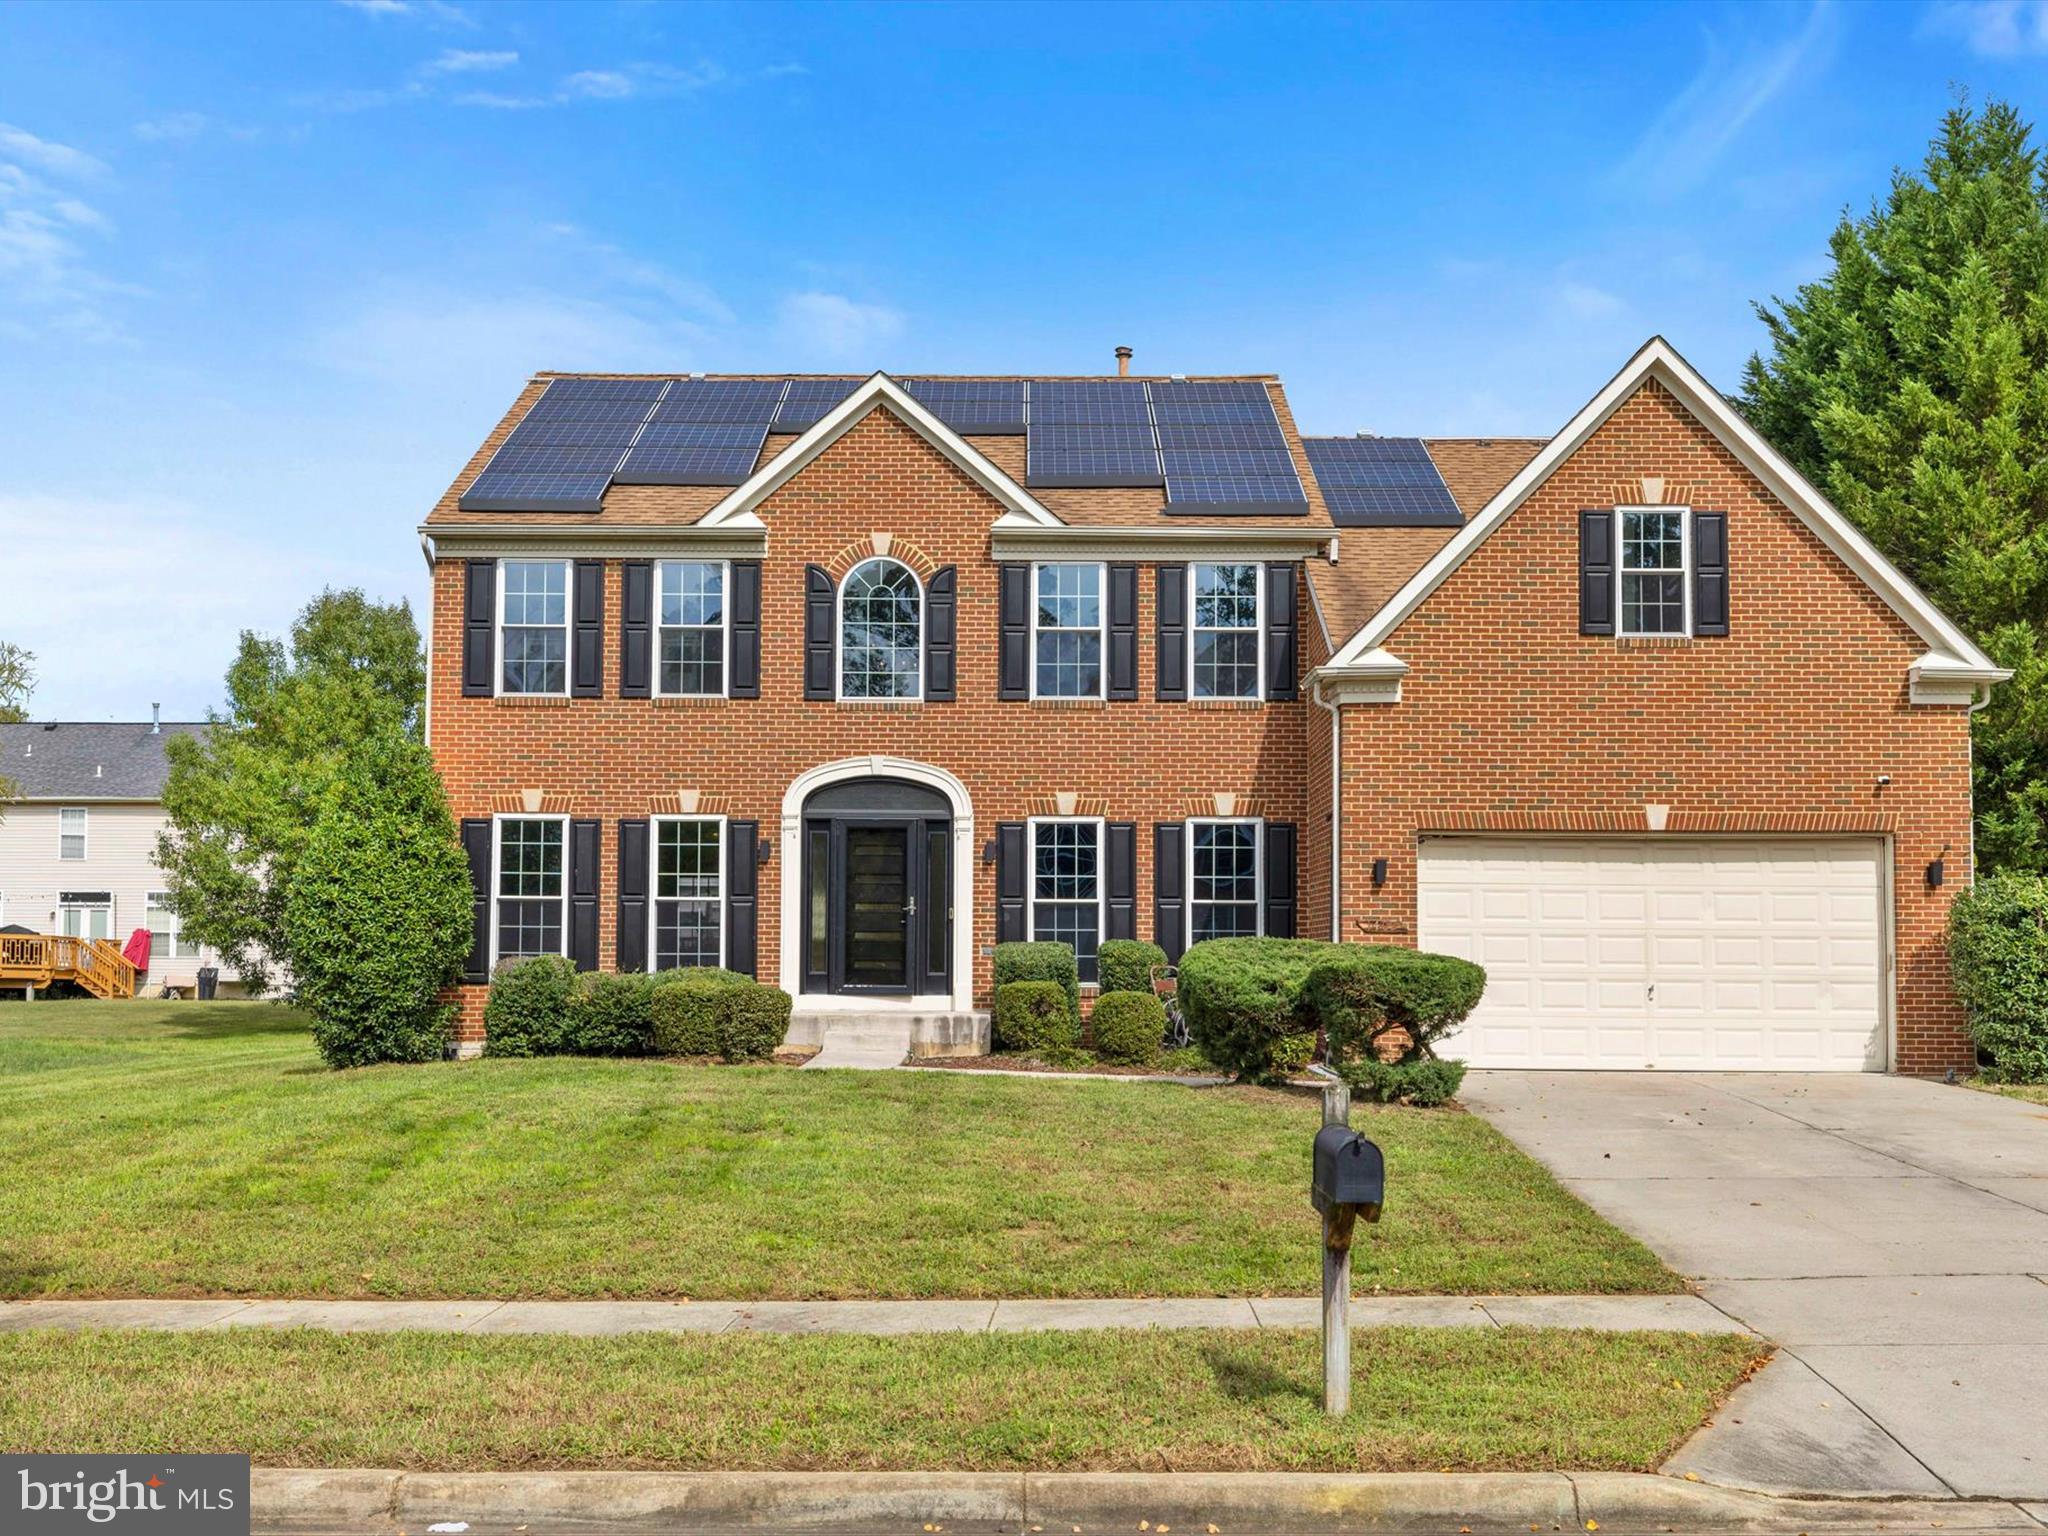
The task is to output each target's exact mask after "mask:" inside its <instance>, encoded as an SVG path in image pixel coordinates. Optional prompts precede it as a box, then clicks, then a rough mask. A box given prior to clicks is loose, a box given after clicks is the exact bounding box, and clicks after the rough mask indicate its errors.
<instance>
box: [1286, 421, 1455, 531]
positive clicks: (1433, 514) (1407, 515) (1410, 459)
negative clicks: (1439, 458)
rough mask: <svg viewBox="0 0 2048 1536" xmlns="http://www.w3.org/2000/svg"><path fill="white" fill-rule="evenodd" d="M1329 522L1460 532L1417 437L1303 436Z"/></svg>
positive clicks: (1440, 479) (1452, 502)
mask: <svg viewBox="0 0 2048 1536" xmlns="http://www.w3.org/2000/svg"><path fill="white" fill-rule="evenodd" d="M1302 446H1303V447H1304V448H1306V449H1307V450H1308V462H1309V466H1310V468H1312V469H1313V470H1314V471H1315V476H1316V483H1317V484H1318V485H1320V486H1321V487H1322V490H1323V501H1324V503H1325V504H1326V505H1327V506H1328V507H1329V509H1330V520H1331V521H1332V522H1334V523H1336V524H1337V525H1338V526H1340V527H1345V528H1371V527H1381V528H1457V527H1461V526H1462V525H1463V524H1464V521H1465V516H1464V514H1463V513H1462V512H1460V511H1459V510H1458V503H1457V502H1456V501H1455V500H1454V499H1453V498H1452V496H1451V492H1450V488H1449V487H1448V486H1446V485H1445V484H1444V477H1443V476H1442V475H1441V474H1439V473H1438V472H1437V467H1436V461H1435V460H1433V459H1431V458H1430V456H1429V450H1428V448H1426V447H1425V446H1424V445H1423V442H1422V439H1420V438H1417V437H1305V438H1303V439H1302Z"/></svg>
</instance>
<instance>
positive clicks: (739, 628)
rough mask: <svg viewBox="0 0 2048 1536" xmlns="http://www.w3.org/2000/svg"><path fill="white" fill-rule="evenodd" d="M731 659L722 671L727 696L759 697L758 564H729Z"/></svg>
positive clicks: (759, 609) (742, 561) (759, 628)
mask: <svg viewBox="0 0 2048 1536" xmlns="http://www.w3.org/2000/svg"><path fill="white" fill-rule="evenodd" d="M728 600H729V601H730V602H731V604H732V640H731V646H732V656H731V658H730V665H729V666H728V668H727V672H726V687H725V691H726V693H727V695H728V696H729V697H731V698H735V699H758V698H759V697H761V562H760V561H758V560H735V561H733V563H732V593H731V595H730V597H729V599H728Z"/></svg>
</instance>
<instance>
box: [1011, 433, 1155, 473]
mask: <svg viewBox="0 0 2048 1536" xmlns="http://www.w3.org/2000/svg"><path fill="white" fill-rule="evenodd" d="M1024 478H1025V481H1026V482H1027V483H1028V484H1031V485H1037V486H1053V487H1058V486H1115V485H1141V486H1142V485H1163V484H1165V483H1166V478H1165V474H1164V472H1163V471H1162V470H1161V469H1160V467H1159V448H1158V445H1157V444H1156V443H1155V442H1154V441H1153V437H1152V426H1151V423H1149V422H1130V421H1119V422H1096V423H1059V422H1039V421H1034V422H1032V424H1031V437H1030V441H1029V444H1028V446H1027V447H1026V449H1025V474H1024Z"/></svg>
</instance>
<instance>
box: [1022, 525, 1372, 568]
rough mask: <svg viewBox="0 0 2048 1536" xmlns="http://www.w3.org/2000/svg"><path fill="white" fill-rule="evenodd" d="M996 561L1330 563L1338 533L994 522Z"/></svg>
mask: <svg viewBox="0 0 2048 1536" xmlns="http://www.w3.org/2000/svg"><path fill="white" fill-rule="evenodd" d="M989 544H990V551H991V553H992V554H993V556H994V558H996V559H997V560H1017V561H1023V560H1044V561H1048V562H1059V561H1070V560H1212V561H1216V560H1220V561H1231V560H1330V561H1335V560H1336V558H1337V534H1336V531H1335V530H1334V529H1330V528H1318V527H1305V528H1239V527H1229V528H1210V527H1203V528H1143V527H1140V528H1081V527H1075V526H1072V525H1071V524H1069V525H1065V526H1062V527H1058V528H1045V527H1041V526H1039V525H1038V524H1035V523H1029V522H1024V521H1020V520H1012V519H1011V518H1010V517H1008V516H1004V517H1000V518H998V519H996V522H995V525H994V526H993V528H991V530H990V532H989Z"/></svg>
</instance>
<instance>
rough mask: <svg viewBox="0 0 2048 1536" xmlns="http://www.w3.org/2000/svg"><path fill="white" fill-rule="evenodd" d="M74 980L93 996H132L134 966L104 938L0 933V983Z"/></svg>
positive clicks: (19, 984) (38, 986)
mask: <svg viewBox="0 0 2048 1536" xmlns="http://www.w3.org/2000/svg"><path fill="white" fill-rule="evenodd" d="M59 981H75V982H77V983H78V984H79V985H80V986H81V987H83V988H85V990H86V991H88V992H90V993H91V994H92V995H93V996H94V997H133V996H134V995H135V967H134V966H132V965H130V964H129V963H128V962H127V960H125V959H124V958H122V955H121V951H120V949H119V947H118V946H116V945H115V944H113V943H112V942H110V941H109V940H106V939H73V938H67V937H65V936H64V935H62V934H42V933H32V934H31V933H0V987H34V988H35V989H36V990H37V991H41V990H42V989H43V988H44V987H47V986H49V985H50V984H51V983H53V982H59Z"/></svg>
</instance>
